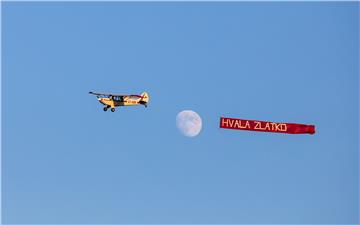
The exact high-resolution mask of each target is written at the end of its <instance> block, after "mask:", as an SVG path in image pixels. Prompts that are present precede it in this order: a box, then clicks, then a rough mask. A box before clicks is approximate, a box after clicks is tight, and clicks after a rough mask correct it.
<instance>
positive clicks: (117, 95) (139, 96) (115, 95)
mask: <svg viewBox="0 0 360 225" xmlns="http://www.w3.org/2000/svg"><path fill="white" fill-rule="evenodd" d="M89 94H92V95H96V96H99V95H105V96H114V97H130V98H131V97H137V98H141V95H119V94H106V93H96V92H92V91H90V92H89Z"/></svg>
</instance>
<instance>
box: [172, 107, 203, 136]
mask: <svg viewBox="0 0 360 225" xmlns="http://www.w3.org/2000/svg"><path fill="white" fill-rule="evenodd" d="M176 127H177V128H178V129H179V131H180V132H181V133H182V134H183V135H185V136H187V137H195V136H196V135H198V134H199V133H200V131H201V127H202V121H201V117H200V116H199V114H197V113H196V112H194V111H192V110H184V111H181V112H179V113H178V114H177V116H176Z"/></svg>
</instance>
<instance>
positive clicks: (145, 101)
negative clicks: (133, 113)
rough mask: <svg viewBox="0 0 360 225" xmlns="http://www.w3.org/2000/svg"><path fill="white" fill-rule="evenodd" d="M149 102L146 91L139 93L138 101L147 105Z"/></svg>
mask: <svg viewBox="0 0 360 225" xmlns="http://www.w3.org/2000/svg"><path fill="white" fill-rule="evenodd" d="M148 102H149V95H148V93H146V92H143V93H141V101H140V103H141V104H143V105H144V106H145V107H147V103H148Z"/></svg>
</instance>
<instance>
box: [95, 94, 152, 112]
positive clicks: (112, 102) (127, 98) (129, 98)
mask: <svg viewBox="0 0 360 225" xmlns="http://www.w3.org/2000/svg"><path fill="white" fill-rule="evenodd" d="M89 94H92V95H96V97H97V99H98V101H99V102H100V103H101V104H103V105H105V107H104V111H107V110H108V109H109V108H111V112H115V107H118V106H131V105H144V106H145V107H147V103H148V101H149V95H148V94H147V93H146V92H143V93H142V94H141V95H116V94H103V93H95V92H92V91H90V92H89Z"/></svg>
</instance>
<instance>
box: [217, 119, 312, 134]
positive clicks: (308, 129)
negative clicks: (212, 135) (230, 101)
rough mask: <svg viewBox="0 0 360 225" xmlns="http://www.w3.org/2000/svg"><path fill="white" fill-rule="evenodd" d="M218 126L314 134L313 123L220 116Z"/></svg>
mask: <svg viewBox="0 0 360 225" xmlns="http://www.w3.org/2000/svg"><path fill="white" fill-rule="evenodd" d="M220 128H225V129H235V130H250V131H259V132H275V133H285V134H314V133H315V126H314V125H305V124H296V123H275V122H267V121H259V120H243V119H234V118H225V117H220Z"/></svg>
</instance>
